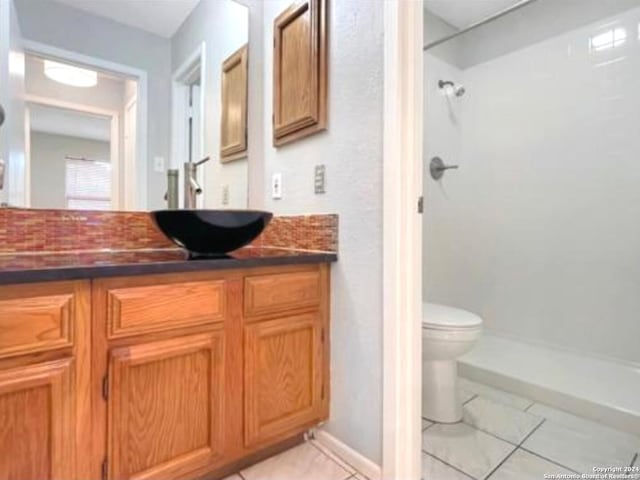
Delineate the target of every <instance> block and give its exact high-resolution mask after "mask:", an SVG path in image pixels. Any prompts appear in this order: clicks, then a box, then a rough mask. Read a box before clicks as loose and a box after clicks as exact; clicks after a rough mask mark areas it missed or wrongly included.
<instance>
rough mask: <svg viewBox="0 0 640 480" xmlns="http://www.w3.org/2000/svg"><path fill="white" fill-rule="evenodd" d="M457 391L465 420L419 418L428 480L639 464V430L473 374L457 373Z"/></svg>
mask: <svg viewBox="0 0 640 480" xmlns="http://www.w3.org/2000/svg"><path fill="white" fill-rule="evenodd" d="M460 392H461V396H462V398H463V401H464V402H465V403H464V418H463V421H462V422H460V423H457V424H453V425H445V424H437V423H432V422H429V421H427V420H425V419H422V428H423V433H422V448H423V455H422V477H423V479H424V480H469V479H475V480H485V479H491V480H539V479H543V478H544V475H545V474H576V473H578V474H582V473H593V470H592V468H593V467H594V466H605V467H606V466H613V467H629V466H640V460H639V459H638V454H639V453H640V437H636V436H634V435H631V434H628V433H625V432H620V431H617V430H614V429H612V428H609V427H605V426H603V425H600V424H598V423H596V422H592V421H590V420H586V419H584V418H580V417H577V416H575V415H571V414H569V413H566V412H563V411H561V410H557V409H554V408H551V407H547V406H545V405H541V404H538V403H534V402H533V401H531V400H528V399H526V398H522V397H519V396H517V395H513V394H510V393H507V392H502V391H500V390H497V389H494V388H491V387H488V386H486V385H481V384H479V383H475V382H471V381H469V380H465V379H460ZM625 478H627V479H628V480H632V479H633V480H635V479H640V474H636V475H635V476H632V475H629V476H627V477H625Z"/></svg>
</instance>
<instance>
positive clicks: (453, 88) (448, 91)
mask: <svg viewBox="0 0 640 480" xmlns="http://www.w3.org/2000/svg"><path fill="white" fill-rule="evenodd" d="M438 88H440V90H442V92H443V93H444V94H445V95H446V96H447V97H451V96H456V97H461V96H463V95H464V94H465V92H466V91H467V90H466V89H465V88H464V87H463V86H462V85H460V84H459V83H454V82H452V81H451V80H440V81H439V82H438Z"/></svg>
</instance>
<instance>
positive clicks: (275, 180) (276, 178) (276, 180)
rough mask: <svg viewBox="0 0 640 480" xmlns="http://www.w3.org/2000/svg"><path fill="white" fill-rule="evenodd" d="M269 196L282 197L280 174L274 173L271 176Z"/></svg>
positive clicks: (277, 198)
mask: <svg viewBox="0 0 640 480" xmlns="http://www.w3.org/2000/svg"><path fill="white" fill-rule="evenodd" d="M271 197H272V198H273V199H275V200H280V199H281V198H282V174H281V173H274V174H273V177H271Z"/></svg>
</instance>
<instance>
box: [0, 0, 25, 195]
mask: <svg viewBox="0 0 640 480" xmlns="http://www.w3.org/2000/svg"><path fill="white" fill-rule="evenodd" d="M0 104H2V106H3V107H4V109H5V116H6V118H5V123H4V125H3V126H2V127H1V128H0V158H3V159H4V160H5V162H6V169H7V171H6V172H5V182H4V188H3V189H2V190H0V203H3V202H8V203H9V204H11V205H24V204H25V195H26V185H25V169H26V165H25V151H24V148H25V144H24V142H25V135H24V134H25V131H24V51H23V48H22V36H21V32H20V26H19V24H18V18H17V16H16V10H15V6H14V4H13V0H0Z"/></svg>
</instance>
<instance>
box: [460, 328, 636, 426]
mask: <svg viewBox="0 0 640 480" xmlns="http://www.w3.org/2000/svg"><path fill="white" fill-rule="evenodd" d="M459 368H460V374H461V375H462V376H464V377H466V378H469V379H471V380H475V381H477V382H481V383H484V384H487V385H491V386H493V387H496V388H499V389H502V390H506V391H509V392H512V393H515V394H518V395H521V396H524V397H528V398H531V399H532V400H535V401H537V402H540V403H545V404H547V405H550V406H553V407H556V408H559V409H562V410H565V411H569V412H571V413H574V414H575V415H579V416H582V417H586V418H589V419H592V420H595V421H598V422H600V423H602V424H604V425H608V426H611V427H613V428H617V429H619V430H624V431H627V432H630V433H633V434H635V435H640V402H639V401H638V399H640V366H634V365H631V364H625V363H621V362H615V361H608V360H603V359H600V358H595V357H590V356H587V355H578V354H575V353H570V352H566V351H562V350H559V349H557V350H556V349H553V348H549V347H545V346H539V345H532V344H529V343H525V342H520V341H517V340H513V339H510V338H506V337H501V336H497V335H492V334H488V333H485V334H484V335H483V337H482V338H481V340H480V341H479V342H478V344H477V345H476V347H475V348H474V349H473V350H472V351H471V352H469V353H468V354H466V355H464V356H463V357H462V358H461V359H460V361H459Z"/></svg>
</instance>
